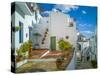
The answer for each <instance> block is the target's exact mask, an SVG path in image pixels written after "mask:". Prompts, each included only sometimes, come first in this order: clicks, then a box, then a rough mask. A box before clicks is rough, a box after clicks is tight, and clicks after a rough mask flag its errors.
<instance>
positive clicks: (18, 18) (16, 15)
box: [15, 11, 24, 49]
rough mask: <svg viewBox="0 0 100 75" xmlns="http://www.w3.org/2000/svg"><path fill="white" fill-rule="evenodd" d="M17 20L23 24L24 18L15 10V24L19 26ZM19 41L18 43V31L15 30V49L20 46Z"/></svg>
mask: <svg viewBox="0 0 100 75" xmlns="http://www.w3.org/2000/svg"><path fill="white" fill-rule="evenodd" d="M19 21H20V22H22V23H23V26H24V18H23V17H21V15H20V14H19V13H18V12H16V11H15V26H19ZM20 45H21V43H19V31H16V32H15V49H18V48H19V47H20Z"/></svg>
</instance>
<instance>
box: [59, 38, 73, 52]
mask: <svg viewBox="0 0 100 75" xmlns="http://www.w3.org/2000/svg"><path fill="white" fill-rule="evenodd" d="M58 45H59V48H60V49H61V50H63V51H65V50H67V49H69V48H72V45H71V44H70V43H69V42H68V41H65V40H64V39H61V40H59V41H58Z"/></svg>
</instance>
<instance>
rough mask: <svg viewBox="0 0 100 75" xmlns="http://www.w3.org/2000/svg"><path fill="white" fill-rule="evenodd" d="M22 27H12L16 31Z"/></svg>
mask: <svg viewBox="0 0 100 75" xmlns="http://www.w3.org/2000/svg"><path fill="white" fill-rule="evenodd" d="M20 29H21V27H20V26H16V27H12V31H14V32H16V31H18V30H20Z"/></svg>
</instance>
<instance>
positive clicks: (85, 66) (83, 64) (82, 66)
mask: <svg viewBox="0 0 100 75" xmlns="http://www.w3.org/2000/svg"><path fill="white" fill-rule="evenodd" d="M91 68H93V67H92V66H91V62H89V61H86V62H81V61H79V62H77V67H76V69H91Z"/></svg>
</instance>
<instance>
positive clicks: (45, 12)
mask: <svg viewBox="0 0 100 75" xmlns="http://www.w3.org/2000/svg"><path fill="white" fill-rule="evenodd" d="M42 13H44V14H50V11H44V12H42Z"/></svg>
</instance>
